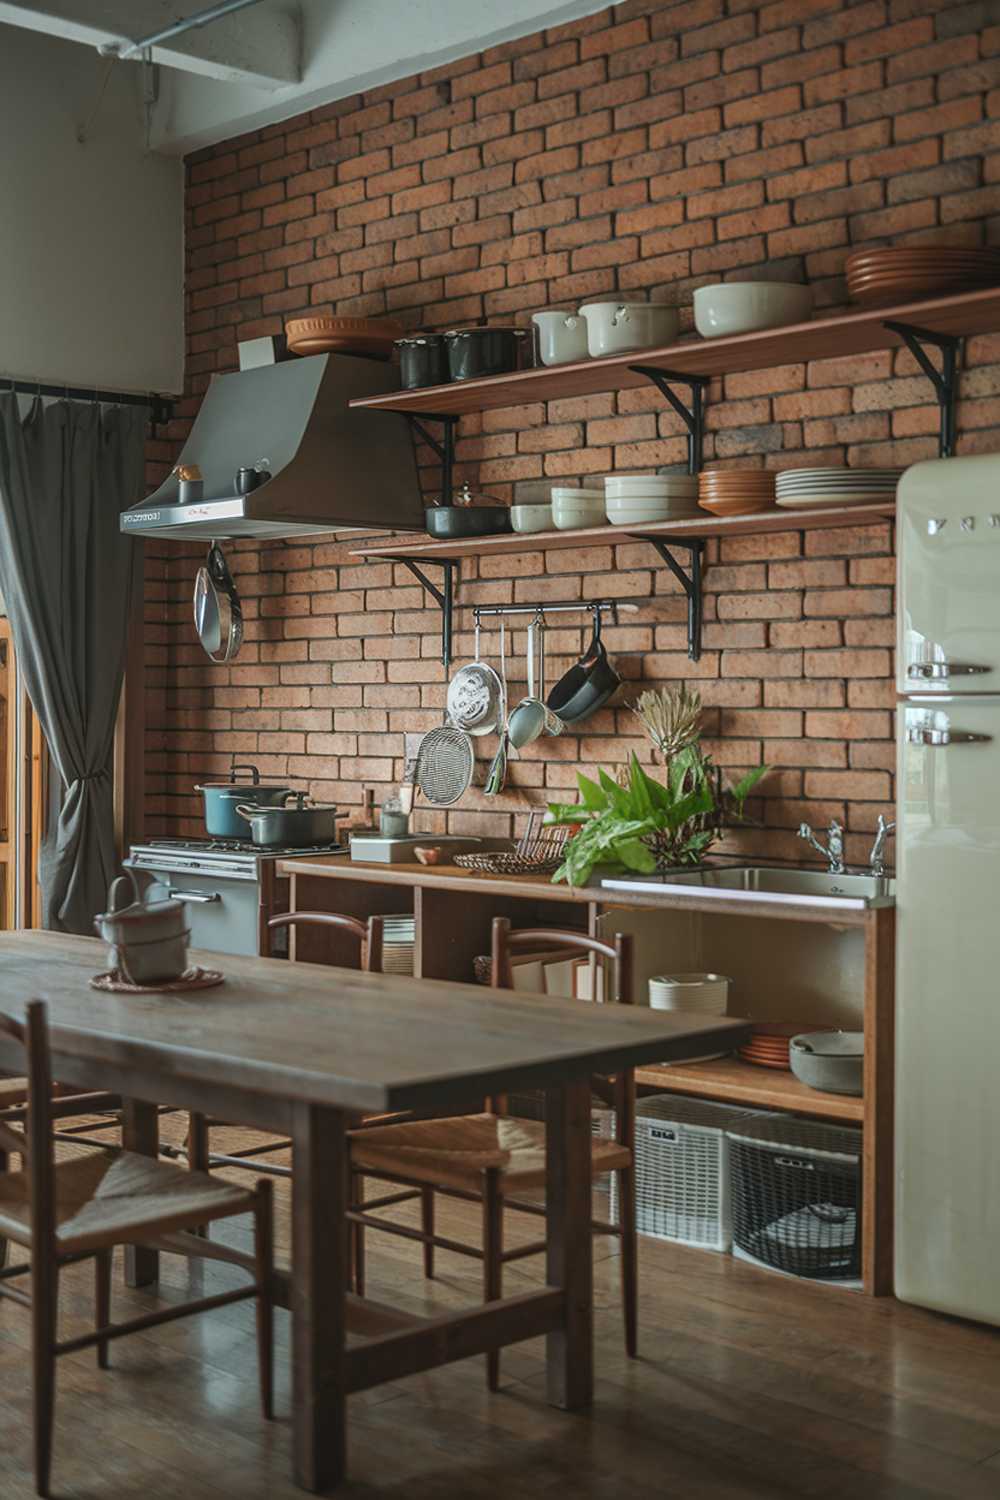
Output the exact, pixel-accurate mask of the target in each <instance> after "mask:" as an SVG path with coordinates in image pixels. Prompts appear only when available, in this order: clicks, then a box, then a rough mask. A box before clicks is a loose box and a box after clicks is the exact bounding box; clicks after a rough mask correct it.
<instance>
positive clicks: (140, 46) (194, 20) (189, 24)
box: [97, 0, 260, 59]
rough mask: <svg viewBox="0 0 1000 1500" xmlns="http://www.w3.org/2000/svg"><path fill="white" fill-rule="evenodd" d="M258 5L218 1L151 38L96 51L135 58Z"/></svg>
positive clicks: (248, 1) (105, 45) (245, 0)
mask: <svg viewBox="0 0 1000 1500" xmlns="http://www.w3.org/2000/svg"><path fill="white" fill-rule="evenodd" d="M259 4H260V0H220V4H218V5H212V6H209V8H208V10H200V11H198V12H197V14H196V15H193V16H187V17H185V18H184V19H183V20H180V21H174V22H173V23H172V24H171V25H170V26H165V27H164V28H163V30H162V31H154V32H153V34H152V36H144V37H142V38H140V40H139V41H137V42H128V41H125V42H104V43H103V44H102V45H101V46H100V47H98V49H97V50H98V52H100V54H101V55H102V57H117V58H120V59H125V58H128V57H135V56H136V55H137V54H139V53H143V52H145V51H147V49H148V48H150V47H156V46H158V45H159V43H160V42H166V41H168V40H169V39H170V38H171V37H174V36H180V35H181V34H182V33H183V32H185V31H195V30H196V29H197V28H198V27H199V26H207V25H209V23H210V22H211V21H218V20H219V19H220V18H221V17H222V16H228V15H231V14H232V13H233V11H237V10H246V8H247V7H248V6H250V5H259Z"/></svg>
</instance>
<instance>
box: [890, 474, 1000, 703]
mask: <svg viewBox="0 0 1000 1500" xmlns="http://www.w3.org/2000/svg"><path fill="white" fill-rule="evenodd" d="M898 522H899V600H898V608H897V617H898V621H899V626H898V631H899V635H898V647H899V649H898V651H897V653H896V673H897V679H898V687H899V691H900V692H901V693H916V692H919V693H928V692H930V693H942V694H947V693H996V692H1000V456H993V455H986V456H976V457H970V458H947V459H940V460H934V461H933V462H931V463H924V464H915V465H914V466H913V468H911V469H907V471H906V473H905V474H904V475H903V478H902V480H901V481H900V485H899V515H898Z"/></svg>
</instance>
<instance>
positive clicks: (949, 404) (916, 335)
mask: <svg viewBox="0 0 1000 1500" xmlns="http://www.w3.org/2000/svg"><path fill="white" fill-rule="evenodd" d="M883 327H885V328H888V330H889V332H890V333H898V334H899V337H900V338H901V339H902V340H903V343H904V344H905V345H906V347H907V349H909V351H910V353H911V354H912V355H913V358H914V359H915V360H916V362H917V364H918V365H919V366H920V368H921V369H922V370H923V372H924V374H925V375H926V376H927V379H928V380H929V381H930V383H931V385H932V386H933V387H934V394H935V395H936V397H937V403H938V409H939V411H940V415H941V426H940V433H939V436H938V455H939V457H941V458H954V456H955V437H956V422H955V401H956V398H957V396H958V351H959V349H960V348H961V345H962V340H961V339H960V338H959V337H958V336H957V335H956V334H953V333H934V332H932V331H931V329H929V328H918V327H916V326H915V325H914V324H912V323H896V322H890V321H888V320H887V321H886V322H885V323H884V324H883ZM925 344H931V345H933V347H934V348H935V349H940V351H941V368H940V370H939V369H938V368H937V366H936V365H935V363H934V361H933V360H932V359H931V358H930V356H929V355H928V353H927V350H926V349H925V348H924V345H925Z"/></svg>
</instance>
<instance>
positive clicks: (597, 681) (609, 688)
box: [545, 610, 621, 724]
mask: <svg viewBox="0 0 1000 1500" xmlns="http://www.w3.org/2000/svg"><path fill="white" fill-rule="evenodd" d="M620 686H621V678H620V677H619V675H618V673H617V672H616V671H615V669H614V667H613V666H612V665H611V663H610V661H609V660H608V653H607V651H606V650H605V649H604V642H603V641H602V640H601V612H600V610H596V611H595V612H594V634H593V637H592V639H591V642H590V645H589V646H588V647H587V650H586V651H585V652H584V654H583V656H581V658H580V660H579V661H578V662H577V663H576V665H575V666H573V667H570V669H569V671H568V672H566V673H565V674H564V675H563V676H562V677H560V679H559V681H558V682H557V683H556V685H555V687H554V688H553V689H552V691H551V692H550V693H549V696H548V698H546V700H545V702H546V705H547V706H548V707H549V708H551V710H552V712H553V713H554V714H558V716H559V718H560V719H562V721H563V723H564V724H579V723H580V722H581V720H583V719H589V718H590V715H591V714H594V713H596V712H597V710H598V709H599V708H603V706H604V704H605V703H607V701H608V699H609V698H610V697H611V694H612V693H613V692H614V691H615V689H616V688H618V687H620Z"/></svg>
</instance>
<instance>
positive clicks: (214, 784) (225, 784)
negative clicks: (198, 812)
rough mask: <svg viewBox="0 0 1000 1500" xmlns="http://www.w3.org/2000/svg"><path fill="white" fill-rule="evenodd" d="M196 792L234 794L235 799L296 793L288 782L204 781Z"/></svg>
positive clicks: (197, 787) (196, 788)
mask: <svg viewBox="0 0 1000 1500" xmlns="http://www.w3.org/2000/svg"><path fill="white" fill-rule="evenodd" d="M195 791H196V792H232V794H233V796H234V797H245V796H246V794H247V792H289V793H291V792H292V791H294V788H293V787H290V786H289V785H288V783H287V781H202V782H199V784H198V785H197V786H196V787H195Z"/></svg>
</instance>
